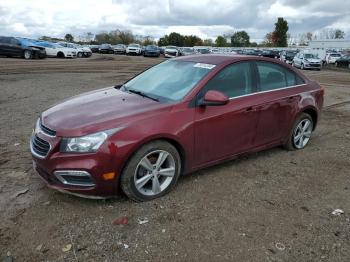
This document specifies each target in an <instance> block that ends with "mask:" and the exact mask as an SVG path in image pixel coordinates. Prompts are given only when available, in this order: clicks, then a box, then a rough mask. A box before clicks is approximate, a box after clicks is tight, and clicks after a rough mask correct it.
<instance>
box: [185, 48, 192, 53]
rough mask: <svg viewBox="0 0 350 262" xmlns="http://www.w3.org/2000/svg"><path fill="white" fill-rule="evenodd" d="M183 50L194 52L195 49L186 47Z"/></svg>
mask: <svg viewBox="0 0 350 262" xmlns="http://www.w3.org/2000/svg"><path fill="white" fill-rule="evenodd" d="M183 51H184V52H193V49H192V48H184V49H183Z"/></svg>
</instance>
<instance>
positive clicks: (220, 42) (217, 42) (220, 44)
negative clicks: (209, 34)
mask: <svg viewBox="0 0 350 262" xmlns="http://www.w3.org/2000/svg"><path fill="white" fill-rule="evenodd" d="M215 45H216V46H218V47H224V46H227V40H226V38H225V37H223V36H222V35H219V36H218V37H217V38H216V40H215Z"/></svg>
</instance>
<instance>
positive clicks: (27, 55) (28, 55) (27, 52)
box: [23, 50, 33, 59]
mask: <svg viewBox="0 0 350 262" xmlns="http://www.w3.org/2000/svg"><path fill="white" fill-rule="evenodd" d="M23 56H24V59H31V58H32V56H33V54H32V51H30V50H25V51H24V54H23Z"/></svg>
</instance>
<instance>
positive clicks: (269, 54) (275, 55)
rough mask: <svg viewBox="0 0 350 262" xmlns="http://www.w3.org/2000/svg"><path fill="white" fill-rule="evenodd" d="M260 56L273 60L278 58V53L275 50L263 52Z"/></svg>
mask: <svg viewBox="0 0 350 262" xmlns="http://www.w3.org/2000/svg"><path fill="white" fill-rule="evenodd" d="M260 55H261V56H263V57H269V58H275V59H278V58H280V53H279V52H278V51H276V50H264V51H262V53H261V54H260Z"/></svg>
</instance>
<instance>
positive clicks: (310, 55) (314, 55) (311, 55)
mask: <svg viewBox="0 0 350 262" xmlns="http://www.w3.org/2000/svg"><path fill="white" fill-rule="evenodd" d="M304 57H305V58H306V59H309V58H318V55H316V54H305V55H304Z"/></svg>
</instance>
